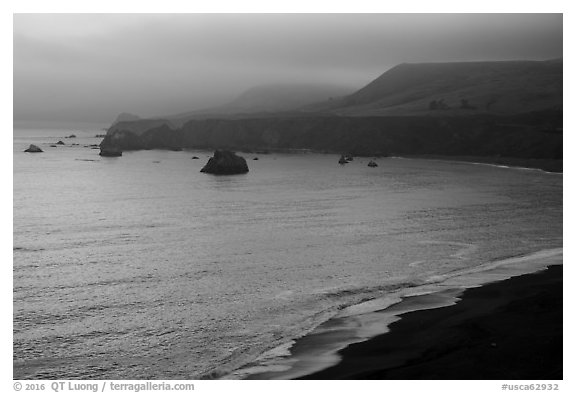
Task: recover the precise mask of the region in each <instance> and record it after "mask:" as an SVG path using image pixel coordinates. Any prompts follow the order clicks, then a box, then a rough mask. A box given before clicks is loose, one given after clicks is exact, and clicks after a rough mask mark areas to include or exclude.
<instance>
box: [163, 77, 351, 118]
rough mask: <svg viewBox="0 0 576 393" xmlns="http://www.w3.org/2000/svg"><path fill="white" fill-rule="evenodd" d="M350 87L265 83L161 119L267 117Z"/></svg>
mask: <svg viewBox="0 0 576 393" xmlns="http://www.w3.org/2000/svg"><path fill="white" fill-rule="evenodd" d="M354 91H355V89H354V88H351V87H346V86H339V85H327V84H302V83H294V84H287V83H283V84H269V85H260V86H254V87H252V88H250V89H248V90H246V91H244V92H243V93H241V94H240V95H239V96H238V97H236V98H235V99H234V100H232V101H231V102H229V103H227V104H224V105H221V106H218V107H214V108H208V109H202V110H197V111H191V112H186V113H181V114H177V115H172V116H166V117H165V118H166V119H168V120H170V121H172V123H173V124H175V125H177V126H180V125H182V124H184V123H186V122H187V121H188V120H191V119H195V118H196V119H198V118H207V117H226V118H229V117H253V115H255V114H258V115H261V116H267V115H269V114H271V113H277V112H293V111H298V110H299V109H300V108H302V107H305V106H307V105H310V104H314V103H319V102H322V101H326V100H329V99H334V98H340V97H343V96H346V95H348V94H351V93H353V92H354Z"/></svg>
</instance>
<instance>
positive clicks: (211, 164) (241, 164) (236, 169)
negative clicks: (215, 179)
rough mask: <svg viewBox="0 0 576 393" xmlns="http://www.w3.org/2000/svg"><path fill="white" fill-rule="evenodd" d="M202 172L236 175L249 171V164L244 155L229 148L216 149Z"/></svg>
mask: <svg viewBox="0 0 576 393" xmlns="http://www.w3.org/2000/svg"><path fill="white" fill-rule="evenodd" d="M200 172H204V173H211V174H213V175H236V174H241V173H246V172H248V164H247V163H246V160H245V159H244V157H240V156H237V155H236V153H234V152H231V151H228V150H216V151H215V152H214V156H213V157H210V159H209V160H208V163H207V164H206V165H205V166H204V168H202V169H201V170H200Z"/></svg>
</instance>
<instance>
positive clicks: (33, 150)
mask: <svg viewBox="0 0 576 393" xmlns="http://www.w3.org/2000/svg"><path fill="white" fill-rule="evenodd" d="M24 151H25V152H26V153H42V152H43V150H42V149H40V148H39V147H38V146H36V145H30V147H28V149H26V150H24Z"/></svg>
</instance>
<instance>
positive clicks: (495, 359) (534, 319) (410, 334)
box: [298, 265, 563, 380]
mask: <svg viewBox="0 0 576 393" xmlns="http://www.w3.org/2000/svg"><path fill="white" fill-rule="evenodd" d="M562 275H563V269H562V265H555V266H550V267H548V268H547V270H545V271H542V272H537V273H531V274H526V275H523V276H518V277H512V278H510V279H508V280H505V281H501V282H495V283H490V284H487V285H484V286H481V287H478V288H472V289H468V290H466V291H465V292H464V294H463V296H462V300H461V301H460V302H458V303H457V304H455V305H453V306H448V307H443V308H437V309H429V310H421V311H414V312H410V313H407V314H404V315H403V316H402V318H401V319H400V320H398V321H397V322H395V323H393V324H392V325H391V326H390V328H391V331H390V332H389V333H387V334H383V335H379V336H377V337H375V338H373V339H370V340H368V341H365V342H362V343H358V344H353V345H351V346H349V347H347V348H345V349H344V350H342V351H340V355H341V357H342V359H341V361H340V362H339V363H338V364H337V365H336V366H333V367H330V368H328V369H325V370H322V371H319V372H316V373H312V374H309V375H306V376H303V377H301V378H298V379H392V380H422V379H436V380H440V379H448V380H470V379H526V380H528V379H530V380H547V379H552V380H556V379H562V378H563V372H562V365H563V363H562V352H563V349H562V342H563V337H562V319H563V317H562V303H563V302H562Z"/></svg>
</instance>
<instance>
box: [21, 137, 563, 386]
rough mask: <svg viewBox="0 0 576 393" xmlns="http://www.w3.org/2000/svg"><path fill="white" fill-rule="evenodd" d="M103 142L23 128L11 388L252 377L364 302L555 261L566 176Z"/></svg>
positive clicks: (408, 161) (479, 167)
mask: <svg viewBox="0 0 576 393" xmlns="http://www.w3.org/2000/svg"><path fill="white" fill-rule="evenodd" d="M103 132H104V131H101V130H98V129H97V128H94V129H85V130H82V131H77V130H74V131H71V130H43V129H39V130H19V129H18V130H14V138H13V141H14V143H13V146H14V147H13V165H14V184H13V202H14V212H13V214H14V217H13V218H14V219H13V222H14V227H13V277H14V279H13V280H14V281H13V310H14V311H13V324H14V328H13V329H14V330H13V338H14V344H13V345H14V346H13V349H14V358H13V370H14V378H16V379H200V378H245V377H247V376H249V374H250V373H251V372H262V371H263V370H265V369H266V367H268V366H267V365H270V364H274V363H275V360H274V359H273V358H275V357H277V358H278V359H280V358H286V357H289V355H290V345H291V343H293V342H294V341H293V340H294V339H296V338H299V337H302V336H304V335H306V334H309V333H310V332H312V331H313V330H314V329H315V328H317V327H318V326H320V325H322V324H323V323H326V321H329V320H330V319H331V318H334V317H337V316H342V314H343V313H344V314H346V313H347V314H350V313H355V314H359V313H360V314H361V313H362V311H361V310H362V307H363V305H374V304H375V303H378V304H381V305H385V304H388V303H390V301H391V300H390V299H394V298H395V296H396V297H397V295H398V293H400V292H401V291H403V290H406V289H407V288H411V289H413V290H414V289H415V290H418V288H429V285H430V283H435V284H438V285H441V284H442V282H443V281H444V280H449V279H450V280H454V277H462V276H465V275H466V274H467V273H468V272H478V271H482V269H483V267H485V266H492V265H495V264H496V265H497V264H498V263H499V261H510V260H512V261H514V262H515V263H517V264H520V265H521V264H522V263H523V261H525V260H526V256H530V255H556V256H557V255H558V253H559V252H561V247H562V212H563V209H562V181H563V176H562V174H552V173H546V172H543V171H540V170H528V169H518V168H506V167H498V166H491V165H476V164H471V163H459V162H448V161H433V160H418V159H401V158H380V159H376V162H377V163H378V165H379V166H378V167H377V168H369V167H367V163H368V161H369V159H368V158H361V157H357V158H355V160H354V161H352V162H351V163H349V164H347V165H339V164H338V156H336V155H331V154H316V153H311V152H294V153H289V154H288V153H271V154H254V153H250V154H249V153H239V154H240V155H242V156H244V157H245V158H246V159H247V161H248V166H249V168H250V172H249V173H247V174H245V175H234V176H213V175H207V174H203V173H200V169H201V168H202V166H203V165H204V164H205V163H206V161H207V159H208V157H209V156H211V155H212V152H211V151H197V150H195V151H180V152H174V151H162V150H150V151H136V152H125V153H124V155H123V156H122V157H117V158H104V157H100V156H99V155H98V153H99V150H97V149H93V148H91V146H90V145H93V144H98V143H99V142H100V140H101V138H98V137H95V135H96V134H102V133H103ZM70 134H75V135H76V136H77V138H65V136H68V135H70ZM59 140H62V141H63V142H65V145H62V146H58V147H50V145H52V144H54V143H56V142H58V141H59ZM30 143H34V144H36V145H38V146H40V147H41V148H42V149H43V150H44V153H38V154H30V153H23V150H24V149H25V148H27V147H28V145H29V144H30ZM72 144H77V145H72ZM192 156H198V157H199V158H200V159H198V160H192V159H191V158H192ZM254 157H258V158H259V160H257V161H256V160H253V158H254ZM550 250H552V251H550ZM559 250H560V251H559ZM542 253H544V254H542ZM546 253H550V254H546ZM528 259H529V258H528ZM387 299H388V300H390V301H388V300H387ZM387 302H388V303H387ZM382 307H385V306H382ZM366 309H370V310H372V311H373V307H366ZM271 358H272V360H271ZM241 370H245V371H241Z"/></svg>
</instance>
